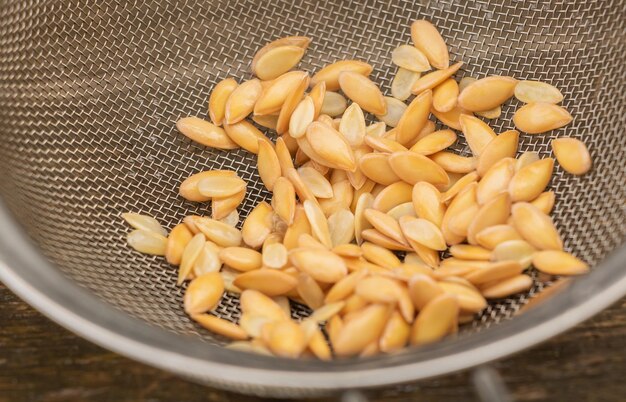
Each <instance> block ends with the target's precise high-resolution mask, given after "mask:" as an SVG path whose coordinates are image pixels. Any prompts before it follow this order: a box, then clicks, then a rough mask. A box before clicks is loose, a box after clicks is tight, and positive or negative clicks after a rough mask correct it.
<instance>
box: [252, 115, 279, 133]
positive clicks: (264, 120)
mask: <svg viewBox="0 0 626 402" xmlns="http://www.w3.org/2000/svg"><path fill="white" fill-rule="evenodd" d="M252 121H254V122H255V123H256V124H258V125H259V126H261V127H265V128H269V129H270V130H276V124H277V123H278V116H277V115H274V114H268V115H258V116H252Z"/></svg>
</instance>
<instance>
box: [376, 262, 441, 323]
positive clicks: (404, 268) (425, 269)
mask: <svg viewBox="0 0 626 402" xmlns="http://www.w3.org/2000/svg"><path fill="white" fill-rule="evenodd" d="M407 254H413V255H414V256H416V257H417V254H415V253H407ZM417 258H419V257H417ZM419 259H420V261H421V258H419ZM409 260H411V259H409ZM389 273H390V274H391V275H390V276H389V277H390V278H394V279H399V280H401V281H404V282H408V281H409V280H410V279H411V278H412V277H413V276H414V275H416V274H422V275H428V276H431V275H432V274H433V270H432V268H430V267H429V266H427V265H426V263H424V262H423V261H421V262H420V263H418V264H415V265H414V264H410V263H407V262H406V258H405V262H404V263H403V264H402V265H400V266H399V267H395V268H393V269H392V270H391V271H389ZM381 275H382V274H381ZM411 321H412V319H411Z"/></svg>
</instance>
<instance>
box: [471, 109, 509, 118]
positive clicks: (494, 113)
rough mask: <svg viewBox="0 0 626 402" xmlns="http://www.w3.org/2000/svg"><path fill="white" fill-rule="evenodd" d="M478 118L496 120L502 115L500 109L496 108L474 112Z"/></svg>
mask: <svg viewBox="0 0 626 402" xmlns="http://www.w3.org/2000/svg"><path fill="white" fill-rule="evenodd" d="M475 113H476V114H477V115H478V116H481V117H484V118H485V119H497V118H498V117H500V115H501V114H502V107H501V106H496V107H494V108H493V109H489V110H482V111H480V112H475Z"/></svg>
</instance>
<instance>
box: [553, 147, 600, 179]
mask: <svg viewBox="0 0 626 402" xmlns="http://www.w3.org/2000/svg"><path fill="white" fill-rule="evenodd" d="M551 144H552V151H553V152H554V156H555V157H556V160H557V161H559V165H561V167H562V168H563V169H565V171H566V172H568V173H571V174H575V175H582V174H585V173H587V172H588V171H589V169H591V156H589V151H588V150H587V147H586V146H585V144H584V143H583V142H582V141H580V140H577V139H576V138H556V139H554V140H552V142H551Z"/></svg>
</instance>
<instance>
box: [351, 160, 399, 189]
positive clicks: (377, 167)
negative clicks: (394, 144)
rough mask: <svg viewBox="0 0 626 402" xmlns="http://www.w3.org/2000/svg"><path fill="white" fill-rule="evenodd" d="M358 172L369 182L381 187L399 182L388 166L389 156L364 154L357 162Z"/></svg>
mask: <svg viewBox="0 0 626 402" xmlns="http://www.w3.org/2000/svg"><path fill="white" fill-rule="evenodd" d="M359 170H360V171H361V172H363V174H364V175H365V176H366V177H367V178H368V179H370V180H373V181H374V182H376V183H380V184H383V185H390V184H393V183H395V182H398V181H400V177H399V176H398V175H397V174H396V173H395V172H394V171H393V169H392V168H391V165H390V164H389V154H385V153H370V154H365V155H363V156H362V157H361V159H360V160H359Z"/></svg>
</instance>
